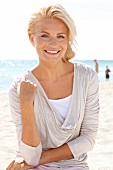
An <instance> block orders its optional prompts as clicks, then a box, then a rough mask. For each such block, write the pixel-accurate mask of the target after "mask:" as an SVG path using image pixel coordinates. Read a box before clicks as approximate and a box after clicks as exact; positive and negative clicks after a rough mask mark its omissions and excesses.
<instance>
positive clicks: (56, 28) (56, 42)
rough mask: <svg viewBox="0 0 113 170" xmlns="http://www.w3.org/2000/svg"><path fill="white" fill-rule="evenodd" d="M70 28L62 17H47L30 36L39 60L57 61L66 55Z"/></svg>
mask: <svg viewBox="0 0 113 170" xmlns="http://www.w3.org/2000/svg"><path fill="white" fill-rule="evenodd" d="M68 34H69V33H68V28H67V26H66V25H65V24H64V22H62V21H61V20H60V19H56V18H53V19H45V20H43V21H42V22H41V24H40V26H39V28H38V29H37V32H36V33H35V34H34V35H31V36H30V40H31V42H32V44H33V46H34V47H35V49H36V51H37V53H38V56H39V60H40V61H42V60H45V61H49V62H57V61H59V60H60V59H61V58H62V57H64V55H65V53H66V51H67V46H68Z"/></svg>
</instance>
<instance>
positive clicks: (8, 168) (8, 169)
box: [6, 160, 15, 170]
mask: <svg viewBox="0 0 113 170" xmlns="http://www.w3.org/2000/svg"><path fill="white" fill-rule="evenodd" d="M14 163H15V160H13V161H12V162H11V163H10V164H9V166H8V167H7V168H6V170H10V169H11V167H12V166H13V164H14Z"/></svg>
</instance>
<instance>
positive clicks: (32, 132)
mask: <svg viewBox="0 0 113 170" xmlns="http://www.w3.org/2000/svg"><path fill="white" fill-rule="evenodd" d="M21 111H22V137H21V140H22V141H23V142H24V143H25V144H27V145H29V146H33V147H36V146H38V145H39V143H40V138H39V135H38V130H37V127H36V122H35V117H34V108H33V106H32V105H30V104H29V105H26V107H25V106H24V107H23V106H21Z"/></svg>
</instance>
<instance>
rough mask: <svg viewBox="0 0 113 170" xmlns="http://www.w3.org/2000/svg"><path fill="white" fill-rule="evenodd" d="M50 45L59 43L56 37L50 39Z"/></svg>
mask: <svg viewBox="0 0 113 170" xmlns="http://www.w3.org/2000/svg"><path fill="white" fill-rule="evenodd" d="M49 45H57V40H56V38H55V37H51V38H50V40H49Z"/></svg>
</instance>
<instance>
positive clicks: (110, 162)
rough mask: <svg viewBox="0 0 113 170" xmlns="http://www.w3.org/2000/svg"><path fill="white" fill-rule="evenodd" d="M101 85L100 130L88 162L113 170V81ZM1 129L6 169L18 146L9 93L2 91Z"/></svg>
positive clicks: (93, 169) (0, 161)
mask: <svg viewBox="0 0 113 170" xmlns="http://www.w3.org/2000/svg"><path fill="white" fill-rule="evenodd" d="M99 85H100V89H99V96H100V97H99V98H100V116H99V130H98V134H97V139H96V144H95V146H94V149H93V150H92V151H91V152H89V153H88V164H89V167H90V170H113V82H103V83H100V84H99ZM0 129H1V131H0V170H6V167H7V165H8V164H9V163H10V161H11V160H12V159H14V157H15V148H16V146H17V141H16V132H15V127H14V124H13V122H12V117H11V114H10V109H9V103H8V94H7V93H0Z"/></svg>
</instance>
